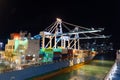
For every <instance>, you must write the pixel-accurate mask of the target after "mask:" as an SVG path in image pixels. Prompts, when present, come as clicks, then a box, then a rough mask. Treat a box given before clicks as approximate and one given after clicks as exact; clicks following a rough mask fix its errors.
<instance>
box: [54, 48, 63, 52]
mask: <svg viewBox="0 0 120 80" xmlns="http://www.w3.org/2000/svg"><path fill="white" fill-rule="evenodd" d="M53 52H62V49H61V48H53Z"/></svg>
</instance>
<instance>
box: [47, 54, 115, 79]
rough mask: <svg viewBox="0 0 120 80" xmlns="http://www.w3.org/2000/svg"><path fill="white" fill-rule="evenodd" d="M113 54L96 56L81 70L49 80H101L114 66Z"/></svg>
mask: <svg viewBox="0 0 120 80" xmlns="http://www.w3.org/2000/svg"><path fill="white" fill-rule="evenodd" d="M114 59H115V54H114V53H112V54H111V53H110V54H109V53H107V54H98V55H97V56H96V57H95V58H94V60H93V61H91V62H90V63H89V64H86V65H83V66H82V67H81V68H79V69H77V70H74V71H71V72H68V73H63V74H60V75H58V76H55V77H52V78H51V79H49V80H103V79H104V77H105V75H106V74H107V72H108V71H109V70H110V68H111V67H112V65H113V64H114Z"/></svg>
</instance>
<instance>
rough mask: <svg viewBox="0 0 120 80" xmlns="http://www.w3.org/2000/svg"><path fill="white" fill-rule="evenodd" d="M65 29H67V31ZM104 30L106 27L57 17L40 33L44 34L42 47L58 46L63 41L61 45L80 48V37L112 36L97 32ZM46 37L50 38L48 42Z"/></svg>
mask: <svg viewBox="0 0 120 80" xmlns="http://www.w3.org/2000/svg"><path fill="white" fill-rule="evenodd" d="M66 25H70V26H73V27H72V28H68V27H67V26H66ZM63 28H65V29H63ZM63 30H65V32H64V31H63ZM71 30H72V31H71ZM103 30H104V28H98V29H94V28H85V27H82V26H78V25H74V24H71V23H68V22H64V21H62V20H61V19H59V18H57V20H56V21H55V22H54V23H53V24H52V25H50V26H49V27H47V28H46V29H45V30H44V31H41V32H40V35H41V36H42V48H47V47H50V48H52V47H53V48H56V47H57V44H58V43H59V42H61V45H60V47H62V48H73V47H74V49H76V48H77V49H80V47H79V46H80V45H79V44H80V43H79V42H80V41H79V40H80V39H94V38H109V37H110V36H105V35H100V34H97V32H102V31H103ZM88 34H91V35H92V36H90V35H89V36H88ZM81 35H83V36H81ZM46 38H48V39H49V41H48V43H47V44H46V43H45V42H46V41H45V39H46ZM53 39H54V43H53ZM76 44H77V45H76ZM76 46H77V47H76Z"/></svg>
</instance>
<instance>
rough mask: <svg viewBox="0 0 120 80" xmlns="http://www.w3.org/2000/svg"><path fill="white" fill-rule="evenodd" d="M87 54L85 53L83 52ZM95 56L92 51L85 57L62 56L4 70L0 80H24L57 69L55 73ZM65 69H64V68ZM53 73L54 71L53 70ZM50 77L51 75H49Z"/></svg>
mask: <svg viewBox="0 0 120 80" xmlns="http://www.w3.org/2000/svg"><path fill="white" fill-rule="evenodd" d="M85 54H87V53H85ZM94 56H95V54H94V53H91V54H90V55H88V56H85V57H80V56H79V57H78V56H77V55H76V56H74V58H73V57H69V56H68V57H64V58H61V59H59V61H58V60H54V61H53V62H48V63H44V64H39V65H38V64H37V65H32V66H31V67H28V68H25V69H22V70H15V71H11V72H5V73H1V74H0V80H11V79H15V80H25V79H28V78H31V77H34V76H38V75H43V74H46V73H49V72H53V71H56V70H57V71H58V72H57V73H58V74H59V73H62V72H63V71H67V70H70V69H69V68H74V67H76V66H77V65H81V64H84V63H86V62H89V61H91V60H92V59H93V57H94ZM64 69H65V70H64ZM53 73H54V72H53ZM50 77H51V76H50Z"/></svg>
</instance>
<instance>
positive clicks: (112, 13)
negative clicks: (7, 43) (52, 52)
mask: <svg viewBox="0 0 120 80" xmlns="http://www.w3.org/2000/svg"><path fill="white" fill-rule="evenodd" d="M50 1H51V0H48V1H47V0H44V2H43V1H41V0H0V39H8V37H9V34H10V33H13V32H19V31H20V30H23V31H28V32H31V33H32V35H35V34H38V33H39V32H40V31H41V30H43V29H44V28H45V27H48V26H49V25H50V24H51V23H52V22H54V21H55V20H56V17H59V18H61V19H62V20H63V21H66V22H69V23H73V24H77V25H81V26H85V27H88V28H91V27H104V28H105V31H104V33H105V34H106V35H112V37H111V38H110V40H111V41H112V42H113V43H114V45H115V46H116V47H117V48H120V37H119V34H120V29H119V27H120V6H119V4H120V2H119V0H88V1H87V0H56V1H52V2H50Z"/></svg>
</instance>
